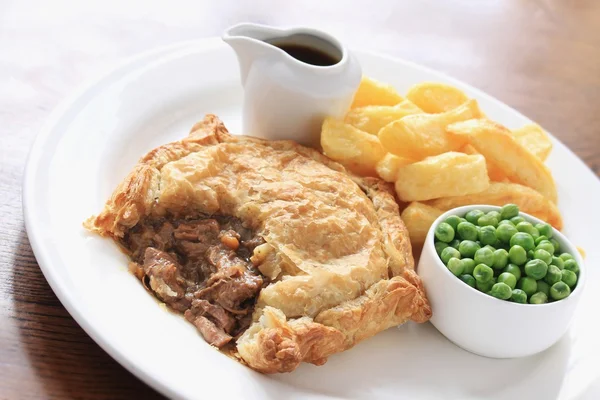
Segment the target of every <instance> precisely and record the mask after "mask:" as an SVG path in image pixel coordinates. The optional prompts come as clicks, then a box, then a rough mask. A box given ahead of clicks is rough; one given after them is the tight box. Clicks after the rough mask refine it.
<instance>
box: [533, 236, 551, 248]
mask: <svg viewBox="0 0 600 400" xmlns="http://www.w3.org/2000/svg"><path fill="white" fill-rule="evenodd" d="M544 240H546V241H548V238H547V237H546V236H544V235H541V236H539V237H538V238H537V239H535V240H534V241H533V242H534V243H535V246H536V247H537V245H538V244H540V243H541V242H542V241H544Z"/></svg>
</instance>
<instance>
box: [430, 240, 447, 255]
mask: <svg viewBox="0 0 600 400" xmlns="http://www.w3.org/2000/svg"><path fill="white" fill-rule="evenodd" d="M433 245H434V246H435V252H436V253H438V256H441V255H442V250H444V249H445V248H446V247H448V243H444V242H435V243H434V244H433Z"/></svg>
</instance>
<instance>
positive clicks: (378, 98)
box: [351, 76, 403, 108]
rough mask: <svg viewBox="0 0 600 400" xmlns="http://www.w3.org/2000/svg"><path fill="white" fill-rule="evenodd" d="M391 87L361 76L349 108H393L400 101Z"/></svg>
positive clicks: (399, 97)
mask: <svg viewBox="0 0 600 400" xmlns="http://www.w3.org/2000/svg"><path fill="white" fill-rule="evenodd" d="M402 100H403V99H402V96H400V95H399V94H398V92H397V91H396V89H394V87H393V86H391V85H387V84H385V83H381V82H378V81H376V80H375V79H371V78H368V77H366V76H363V78H362V80H361V81H360V85H359V86H358V90H357V91H356V94H355V95H354V100H353V102H352V106H351V108H356V107H365V106H393V105H396V104H398V103H400V102H401V101H402Z"/></svg>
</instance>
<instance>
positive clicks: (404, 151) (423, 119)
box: [378, 100, 481, 160]
mask: <svg viewBox="0 0 600 400" xmlns="http://www.w3.org/2000/svg"><path fill="white" fill-rule="evenodd" d="M480 115H481V112H480V110H479V106H478V105H477V101H475V100H469V101H467V102H466V103H465V104H463V105H461V106H459V107H458V108H455V109H454V110H451V111H448V112H445V113H441V114H415V115H408V116H406V117H404V118H401V119H399V120H398V121H395V122H392V123H391V124H388V125H386V126H385V127H383V128H382V129H381V130H380V131H379V134H378V136H379V140H381V144H382V145H383V147H385V148H386V150H388V151H389V152H390V153H394V154H396V155H397V156H402V157H406V158H411V159H417V160H420V159H422V158H424V157H428V156H435V155H438V154H442V153H446V152H448V151H455V150H458V149H460V148H461V147H462V146H464V145H465V144H466V139H463V138H461V137H458V136H452V135H449V134H448V133H447V132H446V126H448V125H449V124H452V123H454V122H459V121H465V120H468V119H472V118H479V117H480Z"/></svg>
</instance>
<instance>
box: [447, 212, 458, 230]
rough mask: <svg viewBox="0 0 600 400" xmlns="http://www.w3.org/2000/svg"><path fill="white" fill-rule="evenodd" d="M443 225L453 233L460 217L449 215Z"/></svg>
mask: <svg viewBox="0 0 600 400" xmlns="http://www.w3.org/2000/svg"><path fill="white" fill-rule="evenodd" d="M444 222H445V223H447V224H448V225H450V226H451V227H452V229H454V231H456V227H457V226H458V224H460V217H459V216H458V215H451V216H449V217H448V218H446V219H445V220H444Z"/></svg>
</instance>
